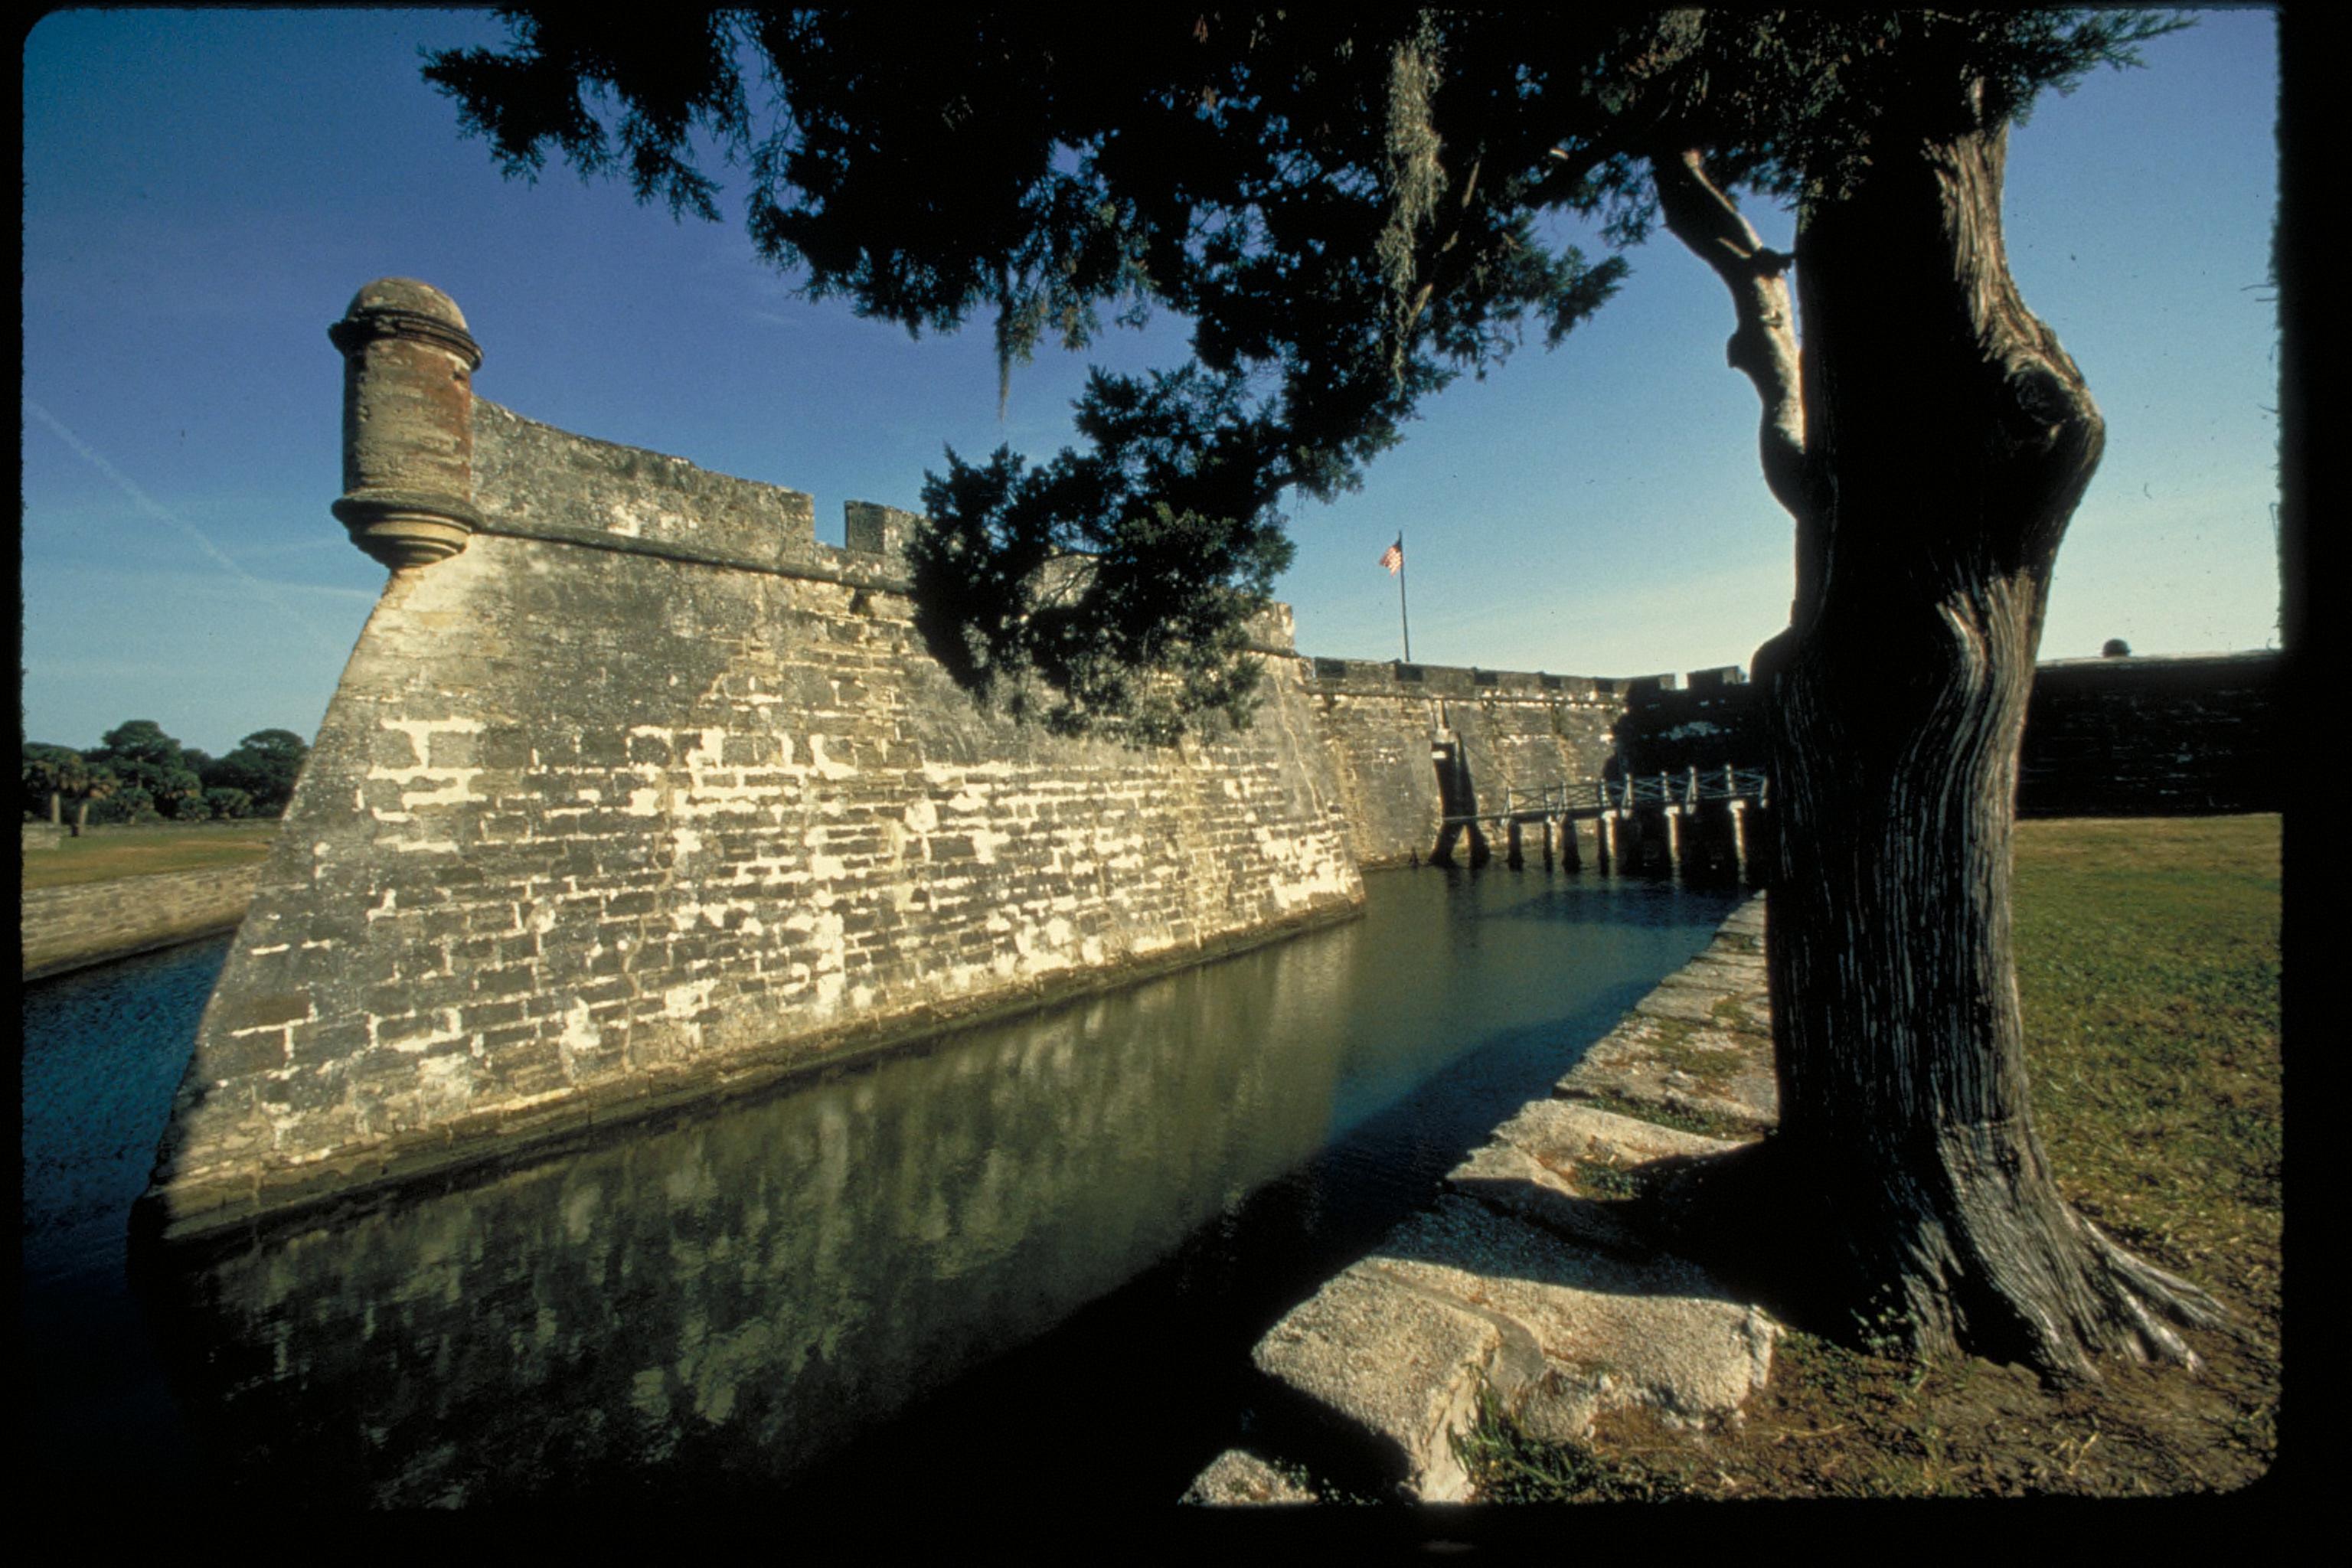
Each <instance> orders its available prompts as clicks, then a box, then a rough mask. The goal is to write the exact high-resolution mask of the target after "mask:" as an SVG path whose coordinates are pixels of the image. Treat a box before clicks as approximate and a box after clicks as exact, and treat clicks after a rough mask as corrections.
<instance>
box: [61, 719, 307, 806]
mask: <svg viewBox="0 0 2352 1568" xmlns="http://www.w3.org/2000/svg"><path fill="white" fill-rule="evenodd" d="M309 757H310V743H309V742H306V741H304V740H303V739H302V737H301V736H299V735H298V734H296V733H294V731H291V730H257V731H254V732H253V733H252V734H250V735H247V737H246V738H245V739H244V740H242V741H240V742H237V745H236V750H235V751H233V752H229V754H228V755H226V756H225V757H220V758H217V759H215V758H213V757H210V756H207V755H205V753H204V752H201V751H198V750H196V749H194V747H188V746H183V745H181V744H180V742H178V741H176V740H174V739H173V738H172V737H171V736H170V735H168V734H166V733H164V731H163V726H162V725H160V724H158V723H156V722H155V721H153V720H152V719H133V720H131V721H128V722H127V723H123V724H119V725H117V726H115V727H114V728H113V729H111V730H110V731H107V732H106V734H105V736H104V737H103V739H102V742H101V743H100V745H98V746H95V747H93V748H91V749H90V750H89V752H86V753H85V752H77V751H74V750H72V749H71V748H69V747H66V746H57V745H51V744H48V743H47V742H38V741H28V742H25V745H24V763H23V769H22V773H21V774H20V778H21V782H22V785H23V796H24V810H25V812H26V815H28V816H37V817H46V816H48V814H49V799H50V796H51V795H53V794H54V795H57V796H58V799H59V801H60V802H61V803H72V804H74V805H77V806H78V807H80V808H83V810H82V812H81V813H80V815H85V816H87V818H88V820H90V821H95V822H100V823H109V822H113V823H126V822H146V821H154V820H156V819H158V818H160V817H169V818H171V819H173V820H174V821H188V822H197V821H204V820H206V819H208V818H209V819H217V818H222V817H248V816H278V815H279V814H280V813H282V812H283V811H284V810H285V809H286V803H287V800H288V798H289V796H290V795H292V794H293V791H294V781H295V780H296V779H297V778H298V777H299V776H300V774H301V772H302V764H303V763H304V762H306V761H307V760H308V759H309Z"/></svg>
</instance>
